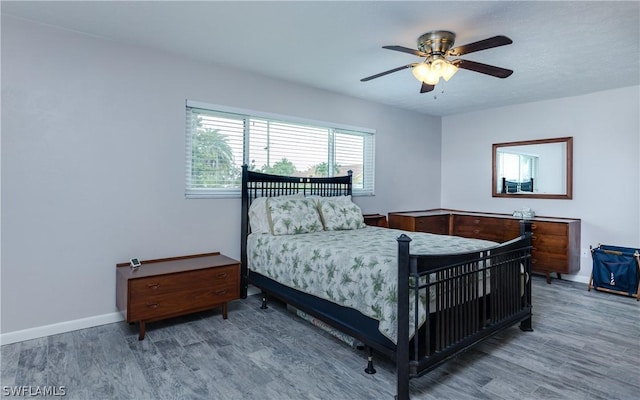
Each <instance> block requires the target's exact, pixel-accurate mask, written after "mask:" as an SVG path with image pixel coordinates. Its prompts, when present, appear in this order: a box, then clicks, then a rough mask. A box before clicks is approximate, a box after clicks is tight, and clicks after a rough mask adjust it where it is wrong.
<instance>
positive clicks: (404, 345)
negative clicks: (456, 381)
mask: <svg viewBox="0 0 640 400" xmlns="http://www.w3.org/2000/svg"><path fill="white" fill-rule="evenodd" d="M410 241H411V239H410V238H409V237H408V236H406V235H404V234H403V235H401V236H400V237H399V238H398V282H409V284H408V285H398V338H397V350H396V368H397V384H398V387H397V394H398V396H397V398H398V400H408V399H409V379H410V378H414V377H417V376H420V375H423V374H425V373H427V372H429V371H431V370H432V369H434V368H436V367H437V366H439V365H440V364H442V363H443V362H445V361H446V360H448V359H449V358H451V357H453V356H454V355H456V354H458V353H460V352H461V351H464V350H465V349H468V348H469V347H471V346H472V345H474V344H475V343H477V342H479V341H481V340H483V339H484V338H487V337H489V336H491V335H493V334H495V333H497V332H499V331H501V330H504V329H506V328H509V327H511V326H513V325H515V324H518V323H520V328H521V329H522V330H531V281H530V279H529V277H530V275H531V263H530V257H531V255H530V237H529V236H522V237H520V238H517V239H514V240H512V241H509V242H506V243H504V244H502V245H499V246H497V247H494V248H492V249H489V250H485V251H479V252H470V253H464V254H452V255H413V254H410V252H409V243H410ZM430 299H431V300H430ZM420 304H422V305H423V306H424V307H426V312H425V313H424V314H425V318H426V321H425V323H424V324H421V323H420V321H419V315H420V313H419V309H418V308H419V307H420ZM410 307H415V308H414V309H413V310H410V309H409V308H410ZM410 316H411V317H410ZM410 318H413V321H410Z"/></svg>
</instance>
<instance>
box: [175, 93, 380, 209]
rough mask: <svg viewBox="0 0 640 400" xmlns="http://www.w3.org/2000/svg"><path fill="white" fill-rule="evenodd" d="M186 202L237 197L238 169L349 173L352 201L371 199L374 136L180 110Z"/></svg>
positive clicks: (219, 110) (255, 116) (250, 115)
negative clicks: (183, 122)
mask: <svg viewBox="0 0 640 400" xmlns="http://www.w3.org/2000/svg"><path fill="white" fill-rule="evenodd" d="M186 121H187V123H186V133H187V135H186V136H187V137H186V157H185V158H186V177H185V182H186V192H185V194H186V197H188V198H198V197H236V196H239V195H240V184H241V174H242V170H241V167H242V165H243V164H245V163H246V164H247V165H248V166H249V168H250V169H251V170H254V171H260V172H264V173H269V174H275V175H287V176H300V177H324V176H341V175H346V174H347V171H349V170H351V171H353V184H354V185H353V189H354V195H373V194H374V165H375V163H374V159H373V155H374V147H375V146H374V133H373V131H371V130H358V129H346V128H344V127H340V126H339V125H336V124H328V123H319V122H317V121H309V122H305V121H304V120H300V119H297V118H293V117H291V118H287V117H281V116H271V115H265V114H263V113H255V112H249V111H247V112H238V110H235V109H234V110H233V112H230V111H227V110H225V109H224V107H213V106H212V107H210V108H209V107H203V106H202V105H200V104H198V106H193V105H190V103H189V102H187V106H186Z"/></svg>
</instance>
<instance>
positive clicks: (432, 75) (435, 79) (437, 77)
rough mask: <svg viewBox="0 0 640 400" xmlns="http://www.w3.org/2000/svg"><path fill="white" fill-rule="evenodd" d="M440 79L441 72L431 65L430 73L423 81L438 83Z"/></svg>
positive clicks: (431, 83)
mask: <svg viewBox="0 0 640 400" xmlns="http://www.w3.org/2000/svg"><path fill="white" fill-rule="evenodd" d="M439 80H440V74H439V73H438V71H436V70H435V69H433V67H431V68H429V73H428V74H427V76H425V78H424V79H423V80H422V82H424V83H426V84H427V85H437V84H438V81H439Z"/></svg>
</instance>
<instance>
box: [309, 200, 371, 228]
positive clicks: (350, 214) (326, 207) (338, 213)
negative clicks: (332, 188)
mask: <svg viewBox="0 0 640 400" xmlns="http://www.w3.org/2000/svg"><path fill="white" fill-rule="evenodd" d="M343 197H344V198H335V197H330V198H323V199H320V203H319V209H320V216H321V217H322V222H323V223H324V229H326V230H328V231H341V230H350V229H361V228H364V227H366V225H365V223H364V217H363V216H362V210H361V209H360V207H358V206H357V205H356V204H355V203H354V202H352V201H351V199H350V198H347V197H346V196H343Z"/></svg>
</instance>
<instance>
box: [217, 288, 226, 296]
mask: <svg viewBox="0 0 640 400" xmlns="http://www.w3.org/2000/svg"><path fill="white" fill-rule="evenodd" d="M226 293H227V289H220V290H216V294H217V295H218V296H222V295H223V294H226Z"/></svg>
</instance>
